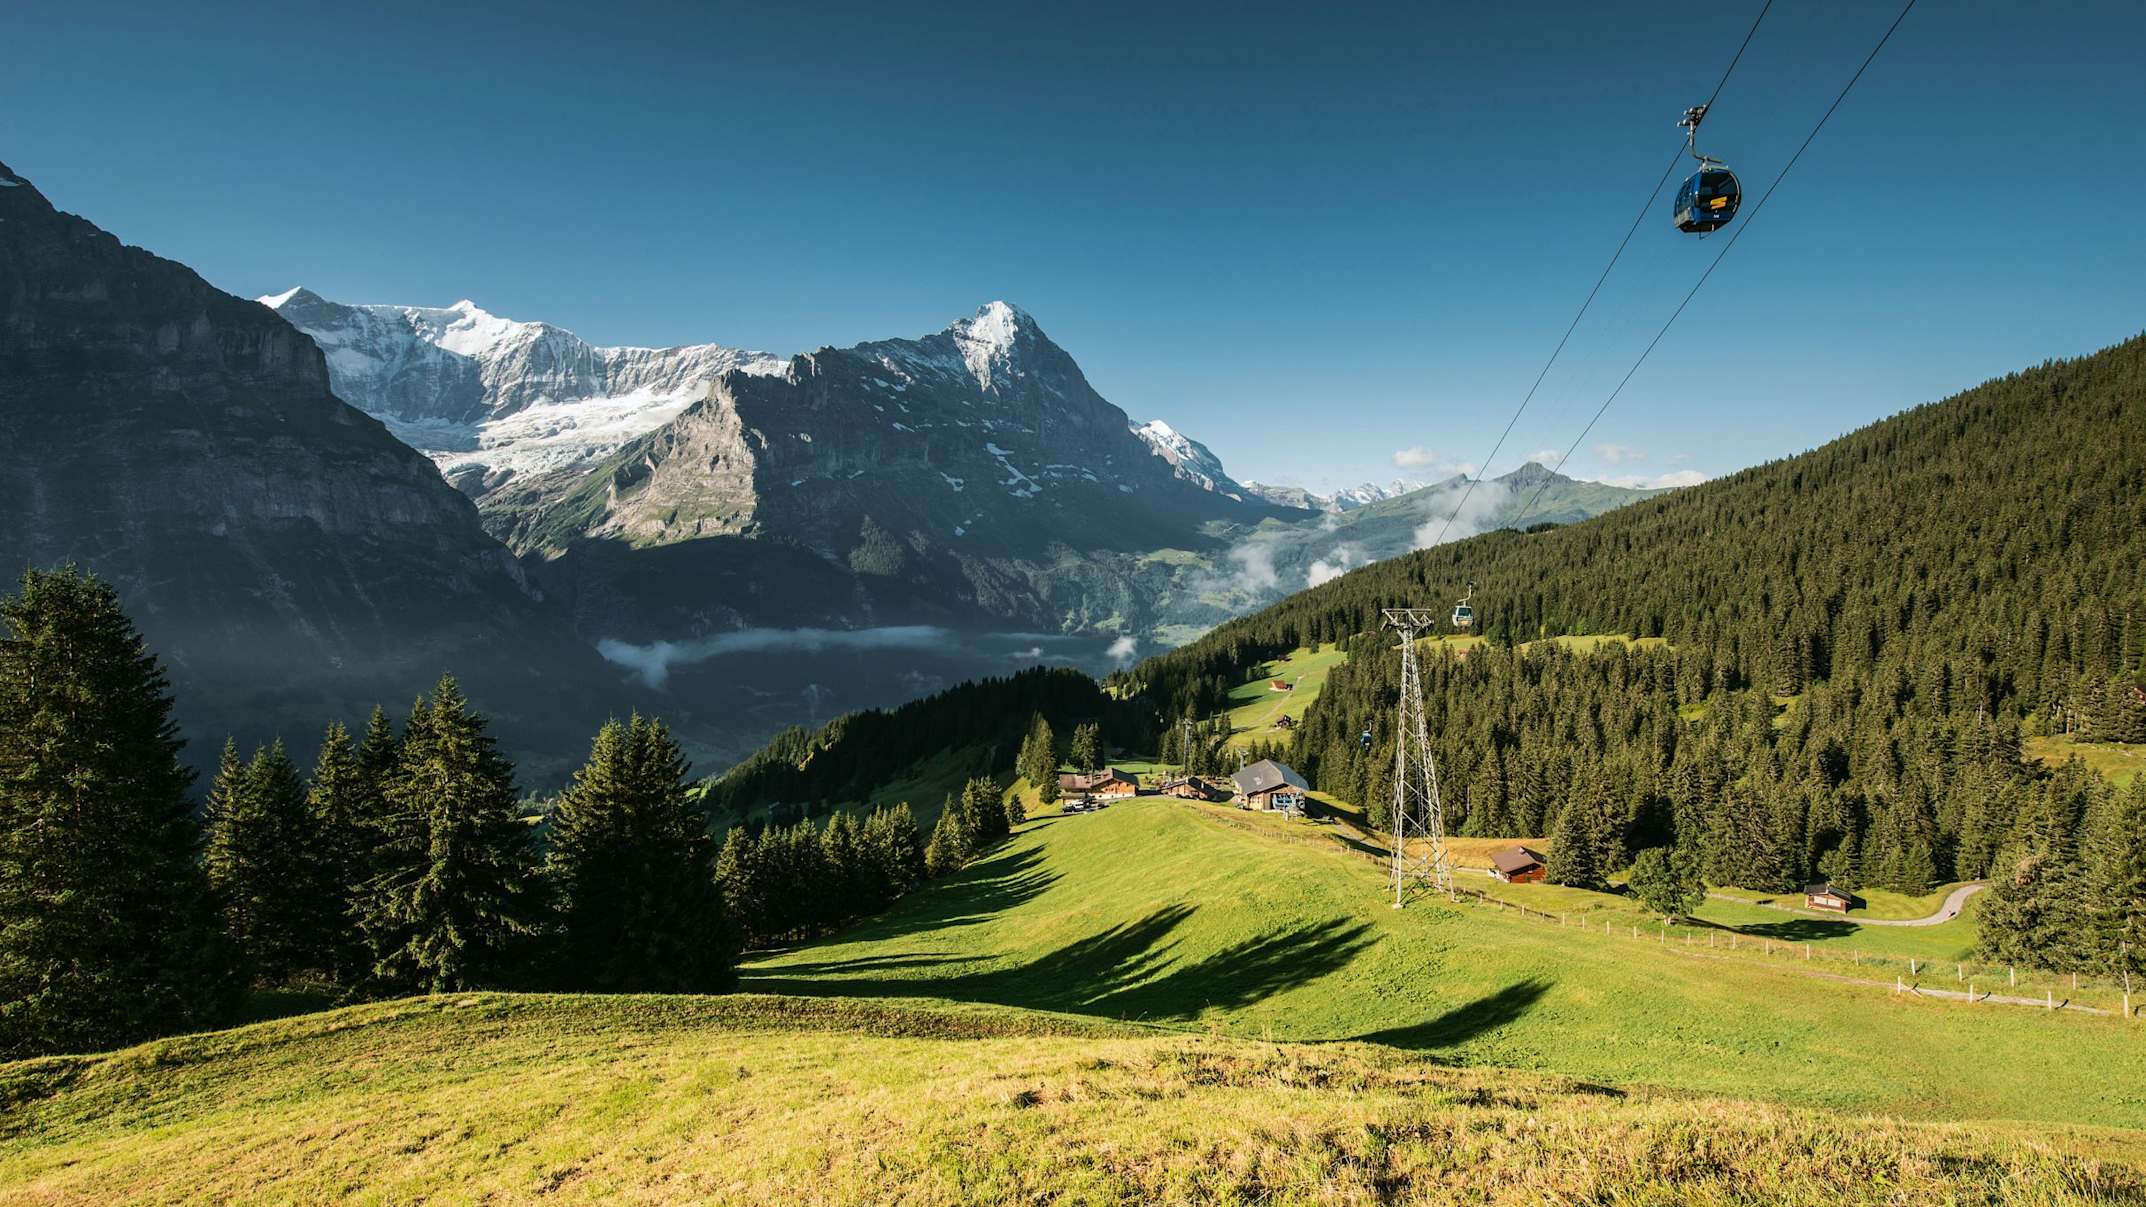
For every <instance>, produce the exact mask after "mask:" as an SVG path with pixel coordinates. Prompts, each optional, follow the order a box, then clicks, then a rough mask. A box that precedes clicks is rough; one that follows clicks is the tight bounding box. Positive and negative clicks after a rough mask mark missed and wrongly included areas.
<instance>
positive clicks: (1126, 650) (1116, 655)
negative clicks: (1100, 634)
mask: <svg viewBox="0 0 2146 1207" xmlns="http://www.w3.org/2000/svg"><path fill="white" fill-rule="evenodd" d="M1139 648H1140V643H1139V642H1137V641H1134V640H1133V639H1132V638H1131V637H1120V638H1118V639H1117V640H1116V641H1113V642H1111V643H1110V648H1109V649H1108V650H1106V651H1105V652H1106V653H1108V654H1109V655H1110V660H1111V661H1112V662H1115V663H1117V664H1118V665H1119V666H1124V665H1125V664H1126V663H1128V662H1131V661H1132V660H1133V651H1134V650H1137V649H1139Z"/></svg>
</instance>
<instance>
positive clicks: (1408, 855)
mask: <svg viewBox="0 0 2146 1207" xmlns="http://www.w3.org/2000/svg"><path fill="white" fill-rule="evenodd" d="M1385 612H1386V627H1387V628H1389V629H1393V630H1394V631H1396V632H1398V633H1399V634H1400V636H1401V701H1400V705H1399V708H1398V709H1397V716H1396V722H1397V723H1396V725H1395V726H1394V756H1393V757H1394V775H1393V907H1394V908H1395V909H1399V908H1401V905H1402V903H1403V902H1404V901H1405V900H1406V899H1407V894H1408V886H1409V885H1410V884H1411V883H1426V882H1427V883H1430V884H1434V885H1436V886H1437V887H1438V891H1439V892H1442V893H1444V894H1445V895H1446V896H1448V897H1451V896H1453V861H1452V860H1451V859H1450V858H1449V857H1448V856H1447V855H1446V819H1445V806H1444V805H1443V804H1442V803H1441V802H1440V800H1439V797H1438V760H1437V759H1436V758H1434V757H1433V756H1432V754H1431V729H1430V719H1429V717H1428V716H1427V715H1426V713H1425V712H1424V707H1423V673H1422V671H1421V669H1420V668H1419V667H1418V666H1417V663H1416V639H1417V637H1418V636H1419V635H1421V634H1422V633H1424V632H1425V631H1427V630H1430V629H1434V628H1436V627H1437V626H1438V613H1437V612H1436V611H1435V610H1433V609H1430V608H1387V609H1386V610H1385ZM1411 844H1413V845H1414V847H1415V849H1414V850H1410V846H1411Z"/></svg>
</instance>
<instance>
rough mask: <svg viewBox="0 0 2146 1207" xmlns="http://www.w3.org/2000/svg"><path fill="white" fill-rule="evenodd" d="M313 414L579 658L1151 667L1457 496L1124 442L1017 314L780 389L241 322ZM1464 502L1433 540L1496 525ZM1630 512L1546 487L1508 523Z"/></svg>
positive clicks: (1171, 439)
mask: <svg viewBox="0 0 2146 1207" xmlns="http://www.w3.org/2000/svg"><path fill="white" fill-rule="evenodd" d="M260 300H261V301H262V302H263V303H264V304H266V305H268V306H270V307H272V308H274V309H276V310H277V311H278V312H279V313H281V314H283V315H284V316H285V317H286V318H288V319H290V320H291V321H292V322H293V323H294V324H296V325H297V326H298V327H299V328H300V329H301V330H304V331H306V332H307V333H309V334H311V335H313V336H314V338H315V339H316V340H317V341H319V342H320V343H321V345H322V347H323V348H324V349H326V350H327V351H328V358H327V364H328V370H329V373H330V375H331V377H332V378H333V380H334V382H335V384H336V388H337V389H338V391H339V392H341V393H342V394H343V395H344V396H345V397H347V398H350V399H351V400H352V401H354V402H356V403H357V404H358V405H359V406H361V407H363V408H364V409H366V410H367V411H368V412H370V413H372V414H374V415H376V416H377V417H379V418H380V419H381V420H382V421H383V422H386V423H388V424H389V425H390V427H391V429H392V430H394V431H395V432H396V433H397V434H398V435H401V436H402V437H403V438H405V439H407V440H410V441H412V442H414V443H416V444H417V446H418V447H420V448H422V449H424V450H425V451H426V452H427V453H429V454H430V455H431V456H432V457H433V458H434V459H435V461H437V462H438V463H439V464H440V466H441V468H442V471H443V472H444V473H446V474H447V476H448V478H449V480H450V481H452V482H454V483H455V484H456V485H457V486H459V487H461V488H462V489H463V490H465V491H466V492H468V493H470V494H471V495H472V496H473V497H475V498H476V500H477V502H478V505H479V507H480V509H481V510H482V512H483V514H484V516H485V522H486V526H487V527H488V528H489V529H490V530H491V531H492V532H493V533H494V534H495V535H497V536H498V537H499V538H500V539H502V540H503V541H505V542H506V543H507V544H508V546H509V547H510V548H512V549H513V550H514V551H515V552H516V553H517V554H519V555H521V556H522V557H523V558H524V559H525V561H526V562H528V564H529V565H530V566H531V570H532V573H534V574H536V575H538V576H539V577H540V578H541V580H542V581H543V582H544V583H545V584H546V585H547V587H548V588H549V589H551V590H553V591H554V592H555V593H556V594H558V595H560V596H561V597H563V598H566V599H569V600H571V601H572V602H573V605H574V607H575V610H576V616H577V623H578V624H579V625H580V626H581V627H582V629H583V631H584V632H585V633H590V634H597V633H601V634H605V635H612V636H617V637H620V638H622V639H624V640H630V641H636V642H647V641H657V640H664V641H677V640H692V639H700V638H704V637H706V636H707V635H708V634H710V633H713V632H720V631H722V630H724V629H726V628H732V627H737V626H741V625H762V624H777V623H786V624H791V625H796V624H812V625H826V626H829V627H835V628H856V627H862V626H871V625H884V624H901V623H919V622H922V623H934V624H952V625H956V626H965V627H966V626H1008V625H1011V626H1018V627H1022V628H1031V629H1037V630H1041V631H1046V632H1092V633H1100V634H1105V635H1110V636H1114V637H1123V638H1131V639H1133V640H1135V641H1136V642H1140V643H1150V644H1153V643H1160V644H1168V643H1170V642H1172V641H1176V640H1182V639H1184V638H1185V637H1187V636H1190V635H1192V634H1194V633H1197V632H1199V631H1200V630H1202V629H1204V628H1206V627H1208V626H1210V625H1213V624H1215V623H1217V622H1219V621H1221V620H1224V619H1227V618H1229V617H1230V616H1233V615H1236V614H1239V613H1240V612H1242V611H1244V610H1246V609H1248V608H1251V607H1256V606H1258V605H1260V604H1262V603H1265V602H1270V601H1271V600H1272V599H1274V598H1278V597H1279V595H1280V594H1281V593H1283V592H1285V591H1287V590H1289V589H1294V588H1296V587H1301V586H1303V585H1305V583H1306V582H1308V581H1315V580H1319V579H1322V578H1323V577H1326V576H1331V574H1333V573H1335V572H1338V570H1339V569H1343V568H1347V567H1350V566H1356V565H1363V564H1366V563H1368V562H1371V561H1376V560H1379V559H1382V558H1386V557H1391V556H1394V555H1395V554H1398V553H1403V552H1407V551H1408V550H1410V549H1413V548H1416V547H1418V546H1419V545H1420V544H1421V543H1422V542H1424V541H1426V540H1429V539H1430V536H1431V531H1432V530H1427V529H1426V527H1425V526H1426V525H1427V524H1429V523H1430V521H1431V519H1432V513H1433V512H1435V511H1437V510H1438V508H1439V507H1440V506H1444V507H1446V508H1448V509H1449V510H1450V507H1451V505H1452V502H1453V501H1454V500H1455V499H1456V498H1457V497H1458V496H1457V494H1456V493H1454V492H1455V491H1457V489H1458V487H1459V486H1461V485H1464V484H1465V479H1456V480H1454V481H1453V482H1446V483H1435V484H1423V483H1417V482H1408V481H1396V482H1394V483H1392V484H1390V485H1388V486H1378V485H1374V484H1370V483H1366V484H1364V485H1363V486H1360V487H1356V488H1353V489H1350V490H1344V491H1339V492H1336V493H1334V494H1331V495H1320V494H1315V493H1313V492H1310V491H1307V490H1304V489H1302V488H1295V487H1274V486H1262V485H1259V484H1256V483H1244V482H1239V481H1238V480H1236V479H1235V478H1233V477H1232V476H1231V475H1230V474H1229V472H1228V470H1227V469H1226V468H1225V467H1224V466H1223V464H1222V462H1221V460H1220V458H1218V457H1216V456H1215V454H1214V453H1213V452H1212V451H1211V450H1210V449H1208V448H1207V447H1206V446H1205V445H1204V444H1201V443H1200V442H1199V441H1198V440H1196V439H1193V438H1192V437H1190V436H1187V435H1185V434H1183V433H1181V432H1179V431H1177V430H1176V429H1175V428H1173V427H1172V426H1171V425H1170V424H1169V423H1167V422H1166V421H1163V420H1160V419H1154V420H1148V421H1145V422H1135V421H1132V420H1130V419H1129V418H1127V417H1126V415H1125V414H1124V412H1122V411H1121V410H1119V409H1118V408H1117V407H1114V406H1112V405H1111V404H1110V403H1109V402H1107V401H1105V400H1104V399H1103V398H1102V397H1100V396H1099V395H1097V394H1096V392H1095V391H1094V389H1093V388H1092V387H1090V386H1089V384H1088V382H1087V379H1086V378H1085V376H1084V375H1083V374H1082V373H1081V371H1080V368H1079V366H1078V365H1077V364H1076V363H1075V362H1074V361H1073V358H1072V357H1071V356H1069V355H1067V354H1066V352H1065V351H1064V350H1063V349H1061V348H1059V347H1058V346H1057V345H1056V344H1055V343H1053V342H1052V341H1051V340H1050V339H1049V337H1048V336H1046V335H1045V334H1044V332H1043V329H1042V328H1041V327H1040V326H1039V325H1038V324H1037V323H1036V321H1035V319H1033V318H1032V317H1030V316H1029V315H1028V314H1027V313H1026V312H1024V311H1022V310H1021V309H1020V308H1019V307H1016V306H1013V305H1011V304H1009V303H1006V302H993V303H990V304H989V305H987V306H984V307H983V308H982V309H980V310H978V311H977V313H976V314H975V315H973V316H971V317H970V318H966V319H962V320H959V321H957V322H954V323H952V324H950V325H948V326H947V327H946V328H945V329H944V330H943V331H940V332H938V333H936V334H933V335H928V336H924V337H922V338H920V339H892V340H880V341H874V342H871V343H866V344H860V345H857V346H856V347H853V348H846V349H835V348H822V349H820V350H818V351H816V352H812V353H808V354H805V355H801V356H795V357H791V358H789V359H787V360H784V359H779V358H776V357H773V356H769V355H767V354H765V353H759V352H749V351H741V350H739V349H735V348H731V347H728V346H726V345H722V344H700V345H691V346H686V347H679V348H665V349H643V348H599V347H594V346H592V345H589V344H587V343H584V342H583V341H581V340H579V339H577V338H576V337H574V336H573V335H572V334H570V333H568V332H566V331H564V330H562V329H560V328H557V327H553V326H550V325H548V324H544V323H524V322H516V321H513V320H508V319H501V318H498V317H496V316H493V315H491V314H489V313H487V312H485V311H484V310H482V309H480V308H479V307H477V306H476V305H475V304H473V303H471V302H467V301H464V302H458V303H456V304H455V305H453V306H450V307H446V308H444V309H434V308H427V307H415V306H347V305H342V304H339V303H335V302H331V301H327V300H325V299H323V298H321V297H320V296H319V295H317V294H315V293H312V292H311V291H309V290H305V289H294V290H291V291H289V292H287V293H283V294H278V295H275V296H272V297H266V298H262V299H260ZM1545 474H1547V471H1544V470H1542V469H1541V468H1540V467H1539V466H1532V465H1530V466H1526V467H1523V468H1522V469H1521V470H1519V471H1516V472H1515V474H1512V475H1508V476H1507V477H1506V478H1503V479H1497V480H1495V481H1492V482H1486V483H1484V484H1483V485H1482V486H1480V487H1479V488H1478V490H1477V491H1476V492H1475V494H1474V496H1473V497H1472V498H1471V500H1470V503H1469V507H1468V514H1467V515H1465V516H1463V517H1460V522H1459V523H1457V524H1456V525H1455V527H1454V530H1453V531H1452V532H1451V533H1450V534H1448V535H1449V536H1452V537H1457V536H1462V535H1467V534H1468V533H1471V532H1474V531H1479V530H1480V529H1481V528H1482V527H1483V526H1496V525H1497V524H1498V523H1500V522H1502V519H1501V517H1508V516H1510V515H1511V514H1512V513H1513V512H1516V511H1517V510H1518V506H1519V500H1518V498H1517V497H1516V490H1515V488H1516V486H1517V485H1520V484H1524V485H1525V486H1526V488H1527V489H1528V490H1531V491H1532V490H1533V489H1534V488H1535V486H1536V485H1537V484H1538V483H1540V482H1541V481H1542V476H1543V475H1545ZM1647 493H1649V492H1645V491H1633V490H1623V489H1620V488H1616V487H1609V486H1600V485H1596V484H1589V483H1578V482H1573V481H1572V480H1570V479H1563V478H1557V479H1556V480H1555V482H1554V483H1552V485H1551V486H1550V487H1549V488H1547V489H1546V490H1545V491H1544V495H1543V497H1542V499H1541V500H1540V501H1539V502H1538V506H1537V509H1536V510H1535V512H1533V513H1532V514H1531V516H1530V517H1529V518H1530V519H1531V520H1532V519H1541V520H1550V521H1560V522H1561V521H1568V520H1571V519H1576V518H1582V517H1584V516H1587V515H1592V514H1595V513H1597V512H1599V511H1601V510H1605V509H1607V508H1609V507H1614V506H1617V505H1619V504H1621V503H1624V502H1628V501H1630V500H1632V499H1635V498H1640V497H1644V495H1646V494H1647Z"/></svg>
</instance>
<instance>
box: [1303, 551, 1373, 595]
mask: <svg viewBox="0 0 2146 1207" xmlns="http://www.w3.org/2000/svg"><path fill="white" fill-rule="evenodd" d="M1363 563H1364V556H1363V552H1362V550H1359V549H1358V548H1357V547H1356V546H1354V545H1336V546H1334V551H1333V552H1332V553H1330V554H1328V555H1327V556H1326V557H1323V558H1320V559H1319V560H1318V561H1315V562H1313V563H1312V564H1311V571H1310V573H1308V574H1306V575H1305V576H1304V585H1305V586H1307V587H1316V586H1318V585H1319V584H1320V583H1330V582H1332V581H1334V580H1335V579H1337V578H1340V577H1341V576H1342V575H1343V574H1346V573H1348V570H1349V567H1351V566H1359V565H1362V564H1363Z"/></svg>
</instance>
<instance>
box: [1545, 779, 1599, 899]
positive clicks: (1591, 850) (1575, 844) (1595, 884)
mask: <svg viewBox="0 0 2146 1207" xmlns="http://www.w3.org/2000/svg"><path fill="white" fill-rule="evenodd" d="M1607 847H1608V825H1607V822H1606V821H1605V819H1604V818H1603V816H1602V810H1601V808H1600V806H1599V804H1598V803H1597V802H1596V801H1595V800H1594V799H1592V798H1578V799H1574V800H1572V801H1570V802H1568V803H1567V804H1566V805H1565V810H1564V812H1562V813H1560V814H1558V817H1557V825H1556V826H1555V827H1553V828H1552V829H1551V831H1550V859H1549V866H1548V867H1547V868H1546V869H1545V870H1544V875H1543V878H1544V879H1545V880H1548V881H1549V882H1550V883H1552V884H1562V885H1567V886H1569V887H1571V888H1584V889H1593V890H1595V891H1597V892H1600V891H1603V890H1606V889H1608V888H1609V868H1608V866H1607V863H1606V860H1607V851H1606V848H1607Z"/></svg>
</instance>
